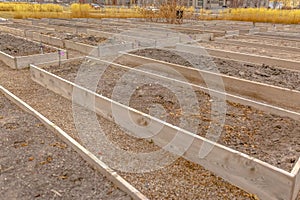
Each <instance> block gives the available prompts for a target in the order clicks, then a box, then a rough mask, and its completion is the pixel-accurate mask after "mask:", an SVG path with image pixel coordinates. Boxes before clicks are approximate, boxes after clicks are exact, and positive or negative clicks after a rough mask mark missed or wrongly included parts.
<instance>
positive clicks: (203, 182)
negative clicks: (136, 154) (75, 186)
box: [0, 63, 255, 200]
mask: <svg viewBox="0 0 300 200" xmlns="http://www.w3.org/2000/svg"><path fill="white" fill-rule="evenodd" d="M0 68H1V73H0V84H1V85H3V86H4V87H6V88H7V89H9V90H10V91H12V92H13V93H14V94H16V95H17V96H19V97H20V98H21V99H23V100H24V101H25V102H27V103H28V104H29V105H31V106H32V107H33V108H35V109H36V110H38V111H39V112H41V113H42V114H43V115H45V116H46V117H47V118H49V119H50V120H51V121H53V122H54V123H55V124H56V125H58V126H59V127H61V128H62V129H63V130H64V131H66V132H67V133H69V134H70V135H71V136H72V137H74V138H78V137H77V132H76V129H75V128H74V127H75V126H74V122H73V116H72V105H71V102H70V101H68V100H66V99H64V98H62V97H61V96H59V95H56V94H54V93H53V92H50V91H48V90H45V89H44V88H43V87H41V86H39V85H38V84H36V83H34V82H33V81H31V79H30V75H29V71H28V70H21V71H17V70H12V69H10V68H9V67H7V66H4V64H3V63H1V65H0ZM100 120H102V124H103V125H105V127H106V128H105V129H106V130H105V133H107V134H109V133H113V134H112V136H110V137H111V138H116V139H119V140H122V141H121V143H123V144H124V147H123V148H125V147H126V146H127V145H128V146H130V145H136V146H137V147H142V146H143V144H145V143H148V144H149V142H145V141H141V140H134V139H132V138H128V137H125V136H123V137H122V133H121V131H120V130H119V129H118V127H117V126H116V125H115V124H113V123H111V122H109V121H107V120H105V119H100ZM121 147H122V146H121ZM120 174H121V175H122V176H123V177H124V178H125V179H126V180H127V181H129V182H130V183H131V184H132V185H133V186H134V187H136V188H137V189H138V190H140V191H141V192H142V193H143V194H145V195H146V196H147V197H149V198H150V199H195V200H196V199H208V200H216V199H220V200H223V199H228V200H231V199H243V200H247V199H252V200H253V199H255V197H254V196H253V195H251V194H248V193H246V192H244V191H242V190H240V189H238V188H237V187H235V186H233V185H231V184H228V183H227V182H225V181H224V180H222V179H221V178H218V177H216V176H215V175H213V174H212V173H211V172H209V171H207V170H205V169H203V168H202V167H201V166H199V165H195V164H193V163H191V162H188V161H186V160H184V159H181V158H180V159H178V160H177V161H176V162H175V163H173V164H172V165H170V166H169V167H167V168H163V169H161V170H159V171H155V172H151V173H143V174H128V173H120ZM175 177H176V178H175ZM179 183H180V184H179Z"/></svg>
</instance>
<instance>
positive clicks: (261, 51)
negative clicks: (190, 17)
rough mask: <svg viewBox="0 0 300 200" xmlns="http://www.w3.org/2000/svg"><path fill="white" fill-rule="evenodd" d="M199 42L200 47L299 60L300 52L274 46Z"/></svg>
mask: <svg viewBox="0 0 300 200" xmlns="http://www.w3.org/2000/svg"><path fill="white" fill-rule="evenodd" d="M199 44H200V45H201V46H202V47H205V48H210V49H219V50H227V51H234V52H239V53H248V54H255V55H262V56H268V57H273V58H281V59H288V60H295V61H300V53H298V52H291V51H282V50H277V49H276V48H262V47H247V46H239V45H235V44H230V45H229V44H222V43H218V42H200V43H199Z"/></svg>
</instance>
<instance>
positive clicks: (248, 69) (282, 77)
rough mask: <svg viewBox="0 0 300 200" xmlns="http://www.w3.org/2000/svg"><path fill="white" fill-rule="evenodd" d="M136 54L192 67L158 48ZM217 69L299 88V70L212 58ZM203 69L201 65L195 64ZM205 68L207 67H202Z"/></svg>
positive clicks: (230, 74)
mask: <svg viewBox="0 0 300 200" xmlns="http://www.w3.org/2000/svg"><path fill="white" fill-rule="evenodd" d="M133 53H134V54H136V55H140V56H145V57H149V58H154V59H159V60H162V61H166V62H170V63H175V64H179V65H184V66H190V67H193V66H192V65H191V64H190V63H189V62H188V61H186V60H183V59H182V58H180V57H178V55H176V54H175V53H172V52H170V51H165V50H159V49H148V50H139V51H136V52H133ZM213 62H214V63H215V65H216V67H217V69H218V71H219V72H220V73H222V74H226V75H229V76H234V77H237V78H242V79H246V80H250V81H257V82H260V83H265V84H270V85H276V86H279V87H284V88H289V89H293V90H298V91H299V90H300V72H297V71H289V70H284V69H278V68H276V66H269V65H255V64H247V63H242V62H237V61H229V60H224V59H219V58H213ZM196 67H197V68H198V69H203V66H200V65H199V66H196ZM203 70H207V69H205V68H204V69H203Z"/></svg>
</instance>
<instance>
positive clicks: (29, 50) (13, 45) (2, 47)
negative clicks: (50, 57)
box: [0, 33, 57, 56]
mask: <svg viewBox="0 0 300 200" xmlns="http://www.w3.org/2000/svg"><path fill="white" fill-rule="evenodd" d="M41 47H42V48H43V52H44V53H50V52H56V51H57V50H56V49H53V48H50V47H48V46H45V45H40V44H38V43H34V42H31V41H29V40H24V39H22V38H19V37H14V36H13V35H10V34H5V33H0V51H3V52H5V53H7V54H9V55H11V56H28V55H34V54H40V53H41Z"/></svg>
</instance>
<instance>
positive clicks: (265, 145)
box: [45, 61, 300, 171]
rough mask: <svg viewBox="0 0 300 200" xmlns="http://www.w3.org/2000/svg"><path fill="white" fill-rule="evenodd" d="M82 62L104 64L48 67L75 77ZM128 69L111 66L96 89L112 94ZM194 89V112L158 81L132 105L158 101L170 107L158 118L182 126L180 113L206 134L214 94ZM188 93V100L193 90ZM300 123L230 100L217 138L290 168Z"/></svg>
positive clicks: (299, 150) (144, 107)
mask: <svg viewBox="0 0 300 200" xmlns="http://www.w3.org/2000/svg"><path fill="white" fill-rule="evenodd" d="M80 66H82V67H83V68H82V69H84V70H86V71H90V70H96V69H99V68H101V67H100V66H101V64H97V63H96V62H94V61H85V62H83V61H73V62H70V63H66V64H63V65H61V67H58V66H50V67H46V68H45V69H46V70H48V71H50V72H52V73H54V74H56V75H58V76H61V77H63V78H65V79H67V80H70V81H74V79H75V77H76V73H77V71H78V69H79V67H80ZM125 72H127V70H123V69H120V68H116V67H112V66H110V67H109V68H107V69H106V70H105V73H104V75H103V76H102V77H101V80H100V82H99V83H98V88H97V92H98V93H99V94H102V95H104V96H107V97H109V98H111V94H112V92H113V89H114V87H115V86H116V83H117V81H118V80H119V79H120V78H121V76H122V75H123V74H124V73H125ZM95 74H97V73H95ZM136 76H137V77H139V78H141V79H143V78H144V75H138V74H137V75H136ZM118 84H121V85H123V86H126V85H129V84H135V80H134V79H132V80H130V81H128V82H121V83H118ZM125 92H126V91H125ZM195 93H196V95H197V97H198V104H199V113H198V114H197V115H195V116H190V115H188V114H184V113H182V111H181V107H180V105H179V100H178V99H177V98H176V96H175V95H174V93H173V92H172V91H170V90H168V89H167V88H165V87H162V86H161V85H159V84H152V85H142V86H140V87H138V88H137V89H136V91H135V92H134V93H133V94H132V96H131V99H130V106H131V107H133V108H136V109H138V110H140V111H142V112H145V113H149V109H150V107H151V105H153V104H159V105H161V106H162V107H163V108H164V109H165V110H166V111H167V112H166V115H165V116H160V115H158V114H157V113H152V114H153V115H155V116H156V117H158V118H164V117H165V119H166V121H167V122H169V123H171V124H174V125H176V126H180V124H179V121H180V118H181V117H183V118H185V119H188V120H199V127H198V132H197V134H199V135H201V136H205V135H206V133H207V130H208V129H209V127H210V126H211V122H212V119H211V98H210V96H209V95H207V94H205V93H203V92H201V91H195ZM120 95H121V94H120ZM185 95H186V98H187V99H186V100H187V101H189V100H188V99H189V98H190V94H185ZM191 106H192V105H191ZM299 125H300V123H299V122H298V121H295V120H293V119H290V118H287V117H279V116H276V115H272V114H268V113H264V112H262V111H259V110H257V109H254V108H252V107H249V106H243V105H240V104H234V103H230V102H227V114H226V122H225V125H224V127H223V131H222V135H221V137H220V139H219V141H218V142H219V143H221V144H223V145H225V146H227V147H230V148H233V149H236V150H238V151H241V152H243V153H246V154H248V155H251V156H253V157H256V158H259V159H261V160H263V161H265V162H267V163H270V164H272V165H274V166H277V167H280V168H282V169H285V170H287V171H290V170H291V169H292V167H293V166H294V164H295V162H296V161H297V159H298V158H299V156H300V142H299V141H300V129H299ZM275 146H276V148H275Z"/></svg>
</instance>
